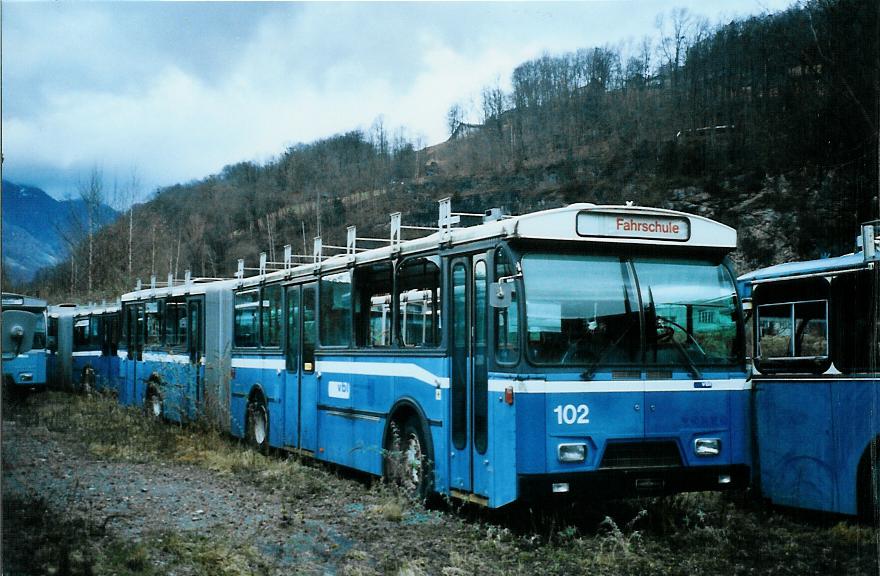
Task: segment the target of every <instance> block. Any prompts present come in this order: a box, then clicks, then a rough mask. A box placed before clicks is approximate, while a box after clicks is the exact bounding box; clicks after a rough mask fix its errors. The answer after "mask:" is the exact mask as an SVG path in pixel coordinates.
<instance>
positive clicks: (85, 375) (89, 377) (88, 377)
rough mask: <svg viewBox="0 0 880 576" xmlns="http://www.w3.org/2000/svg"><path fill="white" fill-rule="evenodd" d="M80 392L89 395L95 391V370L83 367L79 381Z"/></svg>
mask: <svg viewBox="0 0 880 576" xmlns="http://www.w3.org/2000/svg"><path fill="white" fill-rule="evenodd" d="M79 382H80V390H81V391H82V392H84V393H86V394H91V392H92V390H94V389H95V370H94V368H92V367H91V366H84V367H83V370H82V376H81V377H80V379H79Z"/></svg>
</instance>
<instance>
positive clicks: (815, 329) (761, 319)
mask: <svg viewBox="0 0 880 576" xmlns="http://www.w3.org/2000/svg"><path fill="white" fill-rule="evenodd" d="M758 350H759V356H760V358H761V359H763V360H771V359H786V358H791V359H796V358H827V357H828V301H827V300H810V301H806V302H788V303H785V304H766V305H762V306H758Z"/></svg>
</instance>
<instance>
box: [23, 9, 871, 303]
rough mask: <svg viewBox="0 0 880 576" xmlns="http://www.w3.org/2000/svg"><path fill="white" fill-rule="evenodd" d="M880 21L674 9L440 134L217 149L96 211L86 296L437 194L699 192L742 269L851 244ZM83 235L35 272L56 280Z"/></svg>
mask: <svg viewBox="0 0 880 576" xmlns="http://www.w3.org/2000/svg"><path fill="white" fill-rule="evenodd" d="M878 22H880V20H878V15H877V3H876V2H875V1H873V0H813V1H810V2H806V3H805V4H804V5H802V6H797V7H794V8H791V9H789V10H787V11H785V12H782V13H778V14H772V15H764V16H760V17H753V18H749V19H747V20H743V21H733V22H730V23H727V24H724V25H721V26H718V27H715V28H710V27H708V26H707V25H706V24H705V23H704V22H702V21H701V20H700V19H699V18H697V17H695V16H693V15H691V14H689V13H687V12H686V11H683V10H676V11H673V12H671V13H669V14H668V15H667V16H666V17H665V20H664V22H663V23H662V26H661V28H660V32H661V34H660V38H659V40H654V41H652V40H650V39H645V40H644V41H643V42H642V44H641V45H640V47H639V48H638V49H630V50H628V51H626V52H624V51H622V50H620V49H616V48H611V47H598V48H585V49H583V50H579V51H577V52H575V53H569V54H561V55H548V56H545V57H542V58H540V59H537V60H534V61H529V62H526V63H523V64H522V65H520V66H519V67H518V68H517V69H516V70H515V71H514V73H513V77H512V79H511V80H512V90H511V91H509V92H506V91H504V90H502V89H501V88H499V87H498V86H487V87H486V88H485V89H484V91H483V94H482V100H481V102H480V105H479V108H480V109H479V110H470V111H469V110H467V109H465V108H463V107H461V106H454V107H453V108H452V109H451V110H450V112H449V118H448V120H449V127H450V132H451V134H452V136H451V137H450V140H449V141H447V142H444V143H442V144H440V145H437V146H432V147H429V148H425V149H418V148H419V147H417V146H415V145H414V144H413V143H412V142H409V141H406V140H405V139H404V138H402V137H394V136H392V135H391V133H390V131H389V129H388V128H386V127H385V126H384V125H383V124H382V123H381V122H377V123H375V124H374V125H373V127H372V128H371V129H370V130H369V131H366V132H364V131H352V132H349V133H346V134H341V135H338V136H334V137H332V138H327V139H325V140H321V141H318V142H314V143H310V144H301V145H297V146H294V147H291V148H290V149H288V150H286V151H285V152H284V153H282V154H281V155H280V156H278V157H277V158H275V159H274V160H272V161H270V162H267V163H265V164H263V165H258V164H254V163H250V162H243V163H240V164H236V165H233V166H227V167H226V168H224V169H223V170H222V171H221V172H220V173H219V174H216V175H212V176H209V177H207V178H205V179H203V180H201V181H197V182H190V183H186V184H180V185H176V186H172V187H169V188H165V189H162V190H159V191H157V192H156V194H155V195H154V197H153V198H152V200H151V201H150V202H148V203H145V204H142V205H138V206H136V207H134V209H133V213H132V214H130V215H128V214H127V215H126V217H124V218H120V220H119V221H118V222H117V223H116V224H115V225H114V226H111V227H108V228H107V229H105V230H104V231H103V232H102V233H101V234H100V235H99V237H98V238H97V239H96V240H95V241H96V242H98V243H99V245H100V249H99V251H98V252H97V253H98V254H101V260H100V262H97V263H96V264H95V266H100V272H96V274H95V275H96V278H97V280H96V286H97V288H96V289H95V290H94V291H93V294H92V295H91V296H92V297H98V296H99V295H102V294H103V295H105V296H108V297H113V296H115V295H116V294H118V293H119V292H122V291H125V290H128V289H130V288H131V286H132V284H133V279H134V278H135V277H142V278H145V279H146V278H149V276H150V274H151V273H155V274H156V275H157V276H158V277H159V278H160V279H164V278H165V276H166V275H167V274H168V272H169V270H170V271H171V272H172V273H175V274H176V275H177V276H178V277H180V276H182V275H183V272H184V270H185V269H191V270H192V271H193V274H194V275H197V276H228V275H231V274H232V273H233V272H234V270H235V263H236V261H237V259H238V258H242V257H244V258H246V259H248V260H249V261H250V262H251V263H253V262H254V260H255V259H256V257H257V254H258V253H259V252H261V251H266V252H270V253H271V252H272V251H273V250H274V251H275V252H276V258H278V259H280V254H281V250H282V246H283V245H284V244H292V245H293V246H294V252H303V251H304V250H305V251H307V252H308V251H310V250H311V239H312V237H313V236H316V235H318V234H320V235H321V236H322V237H323V238H324V242H325V244H343V243H344V239H345V226H346V225H348V224H356V225H357V226H358V230H359V234H361V235H369V236H381V237H384V236H387V234H388V214H389V213H390V212H394V211H401V212H403V219H404V223H406V224H421V225H430V224H432V223H433V221H435V220H436V211H437V209H436V203H435V201H436V200H437V199H440V198H443V197H446V196H452V198H453V207H454V209H456V210H460V211H482V210H483V209H485V208H488V207H491V206H502V207H504V208H505V209H506V210H508V211H509V212H511V213H520V212H525V211H531V210H535V209H542V208H549V207H553V206H559V205H563V204H566V203H571V202H576V201H586V202H599V203H618V202H623V201H626V200H632V201H634V202H636V203H637V204H642V205H658V206H664V207H670V208H676V209H682V210H686V211H689V212H695V213H699V214H703V215H706V216H709V217H712V218H715V219H718V220H720V221H722V222H725V223H727V224H729V225H731V226H734V227H736V228H737V229H738V230H739V232H740V249H739V250H738V253H737V255H736V260H737V262H738V265H739V267H740V268H741V269H743V270H744V269H748V268H753V267H756V266H759V265H766V264H771V263H774V262H780V261H784V260H789V259H793V258H812V257H818V256H821V255H823V254H837V253H842V252H845V251H849V250H851V249H852V244H853V239H854V237H855V234H856V231H857V227H858V224H859V222H861V221H866V220H870V219H873V218H876V217H877V216H878V214H877V199H876V196H877V183H878V174H877V164H878V150H877V126H878V94H880V89H878V85H880V80H878V74H880V56H878V42H877V38H878ZM129 216H131V218H129ZM130 247H131V251H132V253H133V255H134V256H133V258H132V266H131V269H129V259H128V253H129V248H130ZM84 250H85V248H84V247H81V248H80V250H79V252H78V255H75V256H74V258H72V259H69V261H68V262H67V263H65V264H61V265H59V266H56V267H55V268H53V269H50V270H47V271H45V272H44V273H42V274H41V275H40V276H39V277H38V279H37V280H36V281H35V284H34V286H32V288H33V290H34V291H38V292H39V293H41V294H43V295H47V296H50V297H52V296H56V297H61V296H62V295H63V296H65V297H67V296H70V295H71V287H72V286H73V284H74V280H75V278H74V275H72V274H71V270H70V262H71V261H74V260H77V259H79V260H82V259H83V257H84V256H83V254H84V252H83V251H84ZM82 268H83V266H82V265H81V266H79V269H78V271H75V272H76V274H83V273H84V272H83V270H82ZM76 286H77V287H76V288H75V289H74V292H75V294H73V295H74V296H75V297H79V298H85V297H86V295H84V294H82V289H81V287H82V286H84V283H83V282H79V283H76Z"/></svg>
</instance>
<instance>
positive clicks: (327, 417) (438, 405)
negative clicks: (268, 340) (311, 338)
mask: <svg viewBox="0 0 880 576" xmlns="http://www.w3.org/2000/svg"><path fill="white" fill-rule="evenodd" d="M346 365H348V366H350V367H351V369H349V370H346ZM444 365H445V359H444V358H433V357H432V358H416V357H409V356H395V357H376V356H370V357H351V356H336V357H330V356H324V357H322V359H321V361H320V362H318V371H319V372H320V373H321V378H320V379H318V390H317V393H318V406H319V409H318V450H317V451H316V454H315V456H316V457H317V458H319V459H322V460H328V461H331V462H335V463H337V464H342V465H344V466H350V467H352V468H356V469H358V470H363V471H366V472H369V473H372V474H381V473H382V441H383V434H384V432H385V427H386V422H387V417H388V412H389V410H391V409H392V407H393V406H394V404H395V403H396V402H398V401H399V400H401V399H406V400H408V401H409V402H411V403H413V404H415V405H416V406H418V407H419V409H420V410H421V411H422V412H423V413H424V416H425V418H426V419H427V420H428V422H429V423H431V422H434V423H435V424H436V423H439V422H443V421H444V419H445V414H444V407H445V406H446V403H445V402H444V401H443V397H444V394H443V390H442V389H441V396H440V399H438V398H437V395H436V391H437V390H438V389H439V388H438V384H439V382H441V381H442V380H443V379H444V378H445V373H444ZM394 374H397V375H394ZM435 381H436V383H435ZM428 428H429V429H428V430H425V433H426V434H430V435H431V440H432V443H433V448H434V457H435V459H437V458H438V457H439V455H440V454H445V453H446V452H445V450H446V448H445V442H442V439H441V436H442V430H440V429H442V426H434V425H429V426H428ZM440 450H442V452H441V451H440ZM436 471H437V472H439V473H440V476H439V478H438V477H437V475H436V474H435V488H436V489H438V490H441V489H444V487H445V470H444V469H443V467H442V466H438V467H437V469H436Z"/></svg>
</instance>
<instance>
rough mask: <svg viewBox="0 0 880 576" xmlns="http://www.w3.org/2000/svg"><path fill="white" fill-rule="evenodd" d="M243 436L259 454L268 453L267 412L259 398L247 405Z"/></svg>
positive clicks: (264, 404)
mask: <svg viewBox="0 0 880 576" xmlns="http://www.w3.org/2000/svg"><path fill="white" fill-rule="evenodd" d="M245 436H246V438H247V443H248V445H249V446H250V447H251V448H253V449H254V450H256V451H257V452H259V453H261V454H266V453H268V452H269V412H268V411H267V410H266V403H265V402H263V400H262V399H260V398H254V399H253V400H251V401H250V402H249V403H248V407H247V426H246V430H245Z"/></svg>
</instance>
